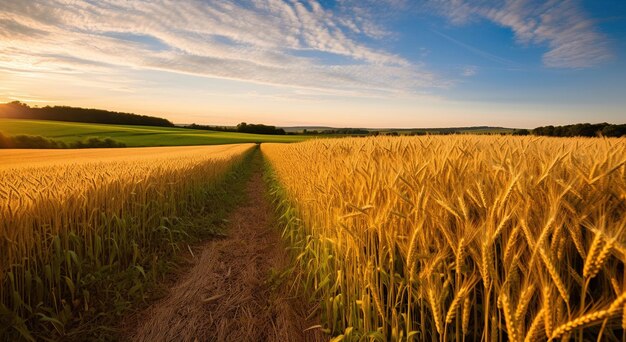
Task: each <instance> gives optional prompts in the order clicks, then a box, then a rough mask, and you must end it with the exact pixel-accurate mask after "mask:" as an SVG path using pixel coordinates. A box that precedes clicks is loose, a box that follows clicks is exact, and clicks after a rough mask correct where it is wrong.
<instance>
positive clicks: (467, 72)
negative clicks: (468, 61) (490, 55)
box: [461, 65, 478, 77]
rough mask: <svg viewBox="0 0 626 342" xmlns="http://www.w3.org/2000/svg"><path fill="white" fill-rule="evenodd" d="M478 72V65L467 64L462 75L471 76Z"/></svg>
mask: <svg viewBox="0 0 626 342" xmlns="http://www.w3.org/2000/svg"><path fill="white" fill-rule="evenodd" d="M477 73H478V67H476V66H475V65H467V66H465V67H463V70H462V72H461V75H463V76H465V77H471V76H474V75H476V74H477Z"/></svg>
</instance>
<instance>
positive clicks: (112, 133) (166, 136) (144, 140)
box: [0, 119, 309, 147]
mask: <svg viewBox="0 0 626 342" xmlns="http://www.w3.org/2000/svg"><path fill="white" fill-rule="evenodd" d="M0 133H2V134H4V135H34V136H42V137H45V138H49V139H54V140H59V141H62V142H66V143H71V142H75V141H81V140H85V139H88V138H112V139H114V140H115V141H117V142H120V143H124V144H126V146H129V147H140V146H183V145H218V144H238V143H255V142H295V141H302V140H306V139H308V138H309V137H307V136H303V135H288V136H287V135H285V136H277V135H260V134H244V133H234V132H217V131H205V130H195V129H185V128H176V127H152V126H125V125H106V124H91V123H76V122H62V121H44V120H21V119H0Z"/></svg>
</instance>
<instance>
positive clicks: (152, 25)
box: [0, 0, 448, 94]
mask: <svg viewBox="0 0 626 342" xmlns="http://www.w3.org/2000/svg"><path fill="white" fill-rule="evenodd" d="M386 35H387V32H386V31H385V30H384V29H382V27H380V26H378V25H377V24H375V23H374V22H373V21H372V20H370V18H369V17H368V16H367V15H365V14H361V15H354V16H352V17H350V16H348V15H346V14H345V12H337V13H335V12H331V11H328V10H326V9H324V8H323V7H322V6H321V5H320V4H319V3H318V2H317V1H315V0H307V1H296V0H241V1H237V0H233V1H209V2H204V1H197V0H186V1H173V0H154V1H148V0H143V1H139V0H138V1H127V0H101V1H97V2H93V1H86V0H84V1H80V0H78V1H62V0H32V1H22V0H5V1H2V2H0V38H1V39H0V68H2V69H4V70H5V71H7V70H9V71H10V70H14V71H15V70H21V71H30V72H33V71H34V72H41V73H43V72H47V73H64V74H72V73H106V72H107V71H109V70H113V69H119V68H120V67H126V68H131V69H156V70H164V71H169V72H175V73H185V74H193V75H199V76H206V77H216V78H225V79H235V80H243V81H250V82H256V83H263V84H274V85H281V86H288V87H295V88H310V89H316V88H319V89H329V88H335V89H354V90H356V91H359V92H362V93H364V94H367V93H371V94H377V93H404V92H415V91H418V90H419V89H421V88H429V87H441V86H446V85H447V84H448V82H447V81H445V80H442V79H440V78H439V77H438V76H437V75H436V74H435V73H433V72H431V71H429V70H427V69H426V68H424V67H423V66H422V65H418V64H415V63H411V62H410V61H408V60H406V59H404V58H402V57H400V56H398V55H395V54H392V53H388V52H386V51H382V50H378V49H375V48H371V47H369V46H367V45H365V44H363V43H361V42H360V41H359V39H358V37H368V38H370V39H380V38H381V37H385V36H386ZM307 51H314V52H316V53H318V54H322V55H324V56H327V58H324V59H323V60H322V59H321V58H318V57H303V55H305V56H306V54H305V53H303V52H307ZM334 60H341V63H333V61H334Z"/></svg>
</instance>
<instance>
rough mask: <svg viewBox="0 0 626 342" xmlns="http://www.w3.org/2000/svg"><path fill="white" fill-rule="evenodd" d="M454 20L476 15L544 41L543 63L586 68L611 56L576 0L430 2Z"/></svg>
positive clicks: (522, 38)
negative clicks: (545, 47)
mask: <svg viewBox="0 0 626 342" xmlns="http://www.w3.org/2000/svg"><path fill="white" fill-rule="evenodd" d="M428 5H429V7H434V8H435V9H436V10H437V11H438V12H439V13H440V14H442V15H444V16H446V17H448V18H449V19H450V21H451V22H452V23H454V24H457V25H461V24H465V23H468V22H472V21H474V20H476V19H477V18H485V19H488V20H490V21H492V22H494V23H496V24H498V25H501V26H503V27H507V28H510V29H511V30H512V31H513V32H514V34H515V37H516V40H517V42H518V43H520V44H536V45H545V46H547V48H548V51H547V52H546V53H545V54H544V55H543V63H544V65H546V66H548V67H555V68H586V67H591V66H594V65H597V64H600V63H602V62H604V61H606V60H608V59H610V58H611V57H612V53H611V50H610V48H609V46H608V43H607V39H606V37H604V36H603V35H602V34H601V33H600V32H599V31H598V30H597V29H596V28H595V26H594V22H593V20H591V19H590V18H589V17H588V16H587V15H586V13H585V12H584V11H583V10H582V8H581V5H580V2H579V1H576V0H547V1H546V0H503V1H483V0H437V1H431V2H428Z"/></svg>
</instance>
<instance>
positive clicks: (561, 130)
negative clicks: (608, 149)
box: [532, 122, 626, 137]
mask: <svg viewBox="0 0 626 342" xmlns="http://www.w3.org/2000/svg"><path fill="white" fill-rule="evenodd" d="M532 134H533V135H545V136H554V137H596V136H605V137H621V136H624V135H626V124H622V125H613V124H609V123H606V122H603V123H599V124H590V123H580V124H575V125H566V126H542V127H537V128H535V129H533V130H532Z"/></svg>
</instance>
